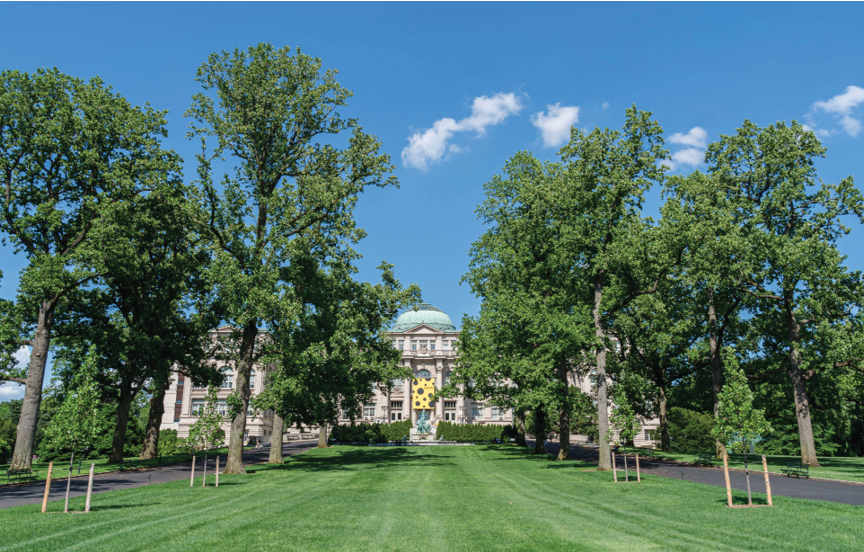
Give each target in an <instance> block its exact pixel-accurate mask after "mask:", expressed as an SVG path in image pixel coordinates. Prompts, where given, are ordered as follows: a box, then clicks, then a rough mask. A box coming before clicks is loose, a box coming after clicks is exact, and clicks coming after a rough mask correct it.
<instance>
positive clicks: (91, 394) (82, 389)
mask: <svg viewBox="0 0 864 552" xmlns="http://www.w3.org/2000/svg"><path fill="white" fill-rule="evenodd" d="M97 371H98V369H97V366H96V349H95V347H91V348H90V352H89V353H88V355H87V359H86V360H85V361H84V364H83V365H82V366H81V369H80V370H79V372H78V373H77V374H76V375H75V379H74V380H73V382H72V386H71V388H70V390H69V392H68V393H67V394H66V397H65V398H64V400H63V402H62V403H61V404H60V408H59V409H58V410H57V412H56V414H55V415H54V417H53V419H52V420H51V425H49V426H48V428H47V429H46V431H45V442H46V448H47V449H48V450H53V451H56V452H60V451H64V452H65V451H68V452H73V453H80V452H82V451H84V450H92V449H93V445H94V444H95V442H96V439H97V436H98V434H99V431H100V429H101V428H100V425H99V416H98V415H97V414H98V412H99V409H100V405H101V401H100V395H99V392H98V389H97V386H96V374H97Z"/></svg>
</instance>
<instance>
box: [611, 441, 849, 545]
mask: <svg viewBox="0 0 864 552" xmlns="http://www.w3.org/2000/svg"><path fill="white" fill-rule="evenodd" d="M634 451H635V449H633V448H630V449H628V452H629V453H631V454H632V453H633V452H634ZM706 452H710V451H706ZM694 456H696V455H695V454H692V453H683V452H661V451H659V450H658V451H654V457H655V458H665V459H667V460H676V461H678V462H692V461H693V457H694ZM748 458H749V460H750V469H757V470H759V471H761V470H762V455H761V454H750V455H748ZM765 460H766V461H767V462H768V471H771V472H774V473H781V472H780V470H781V468H783V467H784V466H786V464H787V463H789V462H800V461H801V457H800V456H768V457H766V458H765ZM714 463H715V465H718V466H722V465H723V461H722V460H716V461H715V462H714ZM819 464H821V467H818V468H810V475H811V476H813V477H824V478H827V479H841V480H843V481H857V482H859V483H864V458H847V457H833V458H832V457H830V456H823V457H821V458H819ZM729 467H730V468H738V469H742V470H743V469H744V455H743V454H730V455H729ZM862 548H864V546H862Z"/></svg>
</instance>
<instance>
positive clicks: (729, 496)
mask: <svg viewBox="0 0 864 552" xmlns="http://www.w3.org/2000/svg"><path fill="white" fill-rule="evenodd" d="M723 473H724V474H725V475H726V499H727V501H728V502H729V507H730V508H731V507H732V484H731V483H729V455H728V454H723Z"/></svg>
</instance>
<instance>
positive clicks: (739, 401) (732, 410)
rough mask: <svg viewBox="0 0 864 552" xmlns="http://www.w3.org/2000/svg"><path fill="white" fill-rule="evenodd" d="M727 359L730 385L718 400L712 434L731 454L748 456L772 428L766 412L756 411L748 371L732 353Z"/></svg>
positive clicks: (725, 385)
mask: <svg viewBox="0 0 864 552" xmlns="http://www.w3.org/2000/svg"><path fill="white" fill-rule="evenodd" d="M727 353H728V351H727ZM725 356H726V358H725V361H726V370H725V372H726V382H725V384H724V385H723V390H722V391H721V392H720V394H719V397H718V399H719V407H720V408H719V412H718V415H717V422H716V424H715V425H714V430H713V432H712V435H713V436H714V437H715V438H716V439H718V440H720V442H721V443H725V444H726V446H727V447H728V448H729V450H730V451H731V452H738V453H742V454H746V453H748V452H750V446H751V445H754V444H756V443H758V442H759V441H761V440H762V439H764V438H766V437H767V436H768V435H769V434H770V432H771V426H770V424H768V422H766V421H765V416H764V414H763V412H762V411H761V410H757V409H755V408H753V392H752V391H751V390H750V387H749V386H748V385H747V376H745V375H744V371H743V370H741V369H740V368H738V364H737V362H735V359H734V357H733V356H732V355H731V354H727V355H725Z"/></svg>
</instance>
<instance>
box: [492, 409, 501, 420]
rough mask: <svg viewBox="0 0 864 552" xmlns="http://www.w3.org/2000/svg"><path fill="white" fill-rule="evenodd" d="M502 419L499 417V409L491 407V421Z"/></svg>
mask: <svg viewBox="0 0 864 552" xmlns="http://www.w3.org/2000/svg"><path fill="white" fill-rule="evenodd" d="M503 418H504V417H503V416H502V415H501V409H500V408H498V407H497V406H493V407H492V419H493V420H501V419H503Z"/></svg>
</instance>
